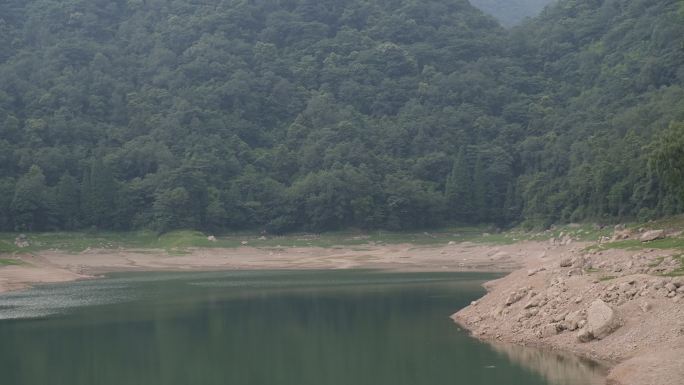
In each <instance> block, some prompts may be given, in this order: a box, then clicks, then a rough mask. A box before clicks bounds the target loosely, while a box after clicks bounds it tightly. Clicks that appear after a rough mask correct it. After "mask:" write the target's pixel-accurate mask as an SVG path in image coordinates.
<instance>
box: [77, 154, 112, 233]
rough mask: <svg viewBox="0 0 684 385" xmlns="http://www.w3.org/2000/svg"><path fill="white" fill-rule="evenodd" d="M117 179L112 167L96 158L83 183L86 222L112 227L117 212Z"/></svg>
mask: <svg viewBox="0 0 684 385" xmlns="http://www.w3.org/2000/svg"><path fill="white" fill-rule="evenodd" d="M116 191H117V186H116V181H115V179H114V175H113V174H112V171H111V169H110V168H109V167H108V166H107V165H106V164H105V163H104V162H103V160H102V158H96V159H94V160H92V161H91V162H90V169H89V170H88V171H87V172H86V173H85V174H84V176H83V182H82V183H81V204H82V206H81V207H82V212H83V218H84V220H85V224H88V225H91V226H96V227H99V228H112V219H113V216H114V213H115V212H116V206H115V197H116Z"/></svg>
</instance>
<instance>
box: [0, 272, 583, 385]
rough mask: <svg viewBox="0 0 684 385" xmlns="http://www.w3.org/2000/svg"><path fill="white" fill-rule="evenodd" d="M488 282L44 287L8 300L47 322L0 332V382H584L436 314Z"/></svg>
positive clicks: (443, 277)
mask: <svg viewBox="0 0 684 385" xmlns="http://www.w3.org/2000/svg"><path fill="white" fill-rule="evenodd" d="M488 278H491V276H487V275H475V274H432V273H429V274H428V273H421V274H390V273H377V272H350V271H346V272H265V273H259V272H255V273H249V274H245V273H239V274H238V273H206V274H196V273H195V274H187V275H182V274H143V275H140V274H137V275H117V276H115V277H114V278H112V279H109V280H103V281H93V282H86V283H77V284H73V285H60V286H46V287H42V288H40V289H37V290H34V291H28V292H25V293H22V294H21V295H16V296H15V297H13V299H12V300H11V301H10V302H11V304H12V306H14V309H13V311H15V312H21V311H24V312H28V311H30V310H34V311H38V310H39V308H40V304H43V305H45V304H47V305H48V307H50V308H51V309H52V311H55V312H57V313H59V314H57V315H51V316H49V317H44V318H40V319H32V320H5V321H0V341H2V344H0V383H3V384H4V383H7V384H15V385H24V384H25V385H38V384H40V385H44V384H55V385H62V384H64V385H67V384H68V385H79V384H84V385H85V384H88V385H92V384H101V385H110V384H111V385H114V384H116V385H119V384H126V385H135V384H141V385H142V384H144V385H156V384H159V385H162V384H163V385H176V384H178V385H181V384H183V385H185V384H199V385H212V384H217V385H218V384H236V385H239V384H249V385H262V384H263V385H295V384H296V385H320V384H325V385H337V384H339V385H343V384H344V385H347V384H355V385H365V384H368V385H383V384H387V385H390V384H391V385H416V384H421V385H433V384H434V385H436V384H450V385H454V384H462V385H478V384H480V385H484V384H487V385H490V384H507V385H543V384H554V385H587V384H589V383H590V382H587V381H585V380H586V378H587V377H586V376H584V375H582V374H581V373H582V371H583V370H584V369H583V368H582V366H581V365H577V364H576V363H575V362H571V361H565V362H563V361H559V360H558V359H556V358H554V356H553V355H549V354H544V353H541V352H537V356H536V358H535V356H534V355H533V354H534V352H533V351H531V352H530V353H525V354H532V356H524V354H522V353H514V350H510V351H508V350H501V348H500V347H494V348H492V347H491V346H489V345H487V344H482V343H479V342H477V341H475V340H473V339H472V338H470V337H468V336H467V335H466V334H465V333H464V332H462V331H459V330H458V328H456V327H455V326H454V325H453V323H452V322H451V320H450V319H449V318H448V315H449V314H451V313H452V312H453V311H454V310H455V309H458V308H459V307H461V306H464V305H465V304H467V303H469V301H471V300H472V299H473V298H475V297H477V296H479V295H481V294H482V289H481V287H480V283H481V282H482V281H483V280H485V279H488ZM87 293H91V295H90V296H89V295H88V294H87ZM103 293H106V294H107V295H106V298H107V301H96V300H95V299H96V298H100V297H101V296H102V294H103ZM0 301H1V300H0ZM59 304H62V305H63V308H62V309H61V310H59ZM76 304H80V305H78V306H76ZM74 306H75V307H74ZM6 310H7V309H0V314H2V313H3V312H5V311H6ZM535 352H536V351H535ZM524 357H526V358H524ZM554 365H555V366H558V367H557V368H555V369H553V370H551V369H544V370H540V369H537V368H547V367H548V368H551V367H553V366H554ZM530 368H532V369H534V370H531V369H530ZM554 371H555V372H554ZM550 372H554V373H557V377H558V378H567V379H568V380H567V381H566V382H553V378H555V377H554V376H552V375H549V374H548V373H550ZM563 376H566V377H563Z"/></svg>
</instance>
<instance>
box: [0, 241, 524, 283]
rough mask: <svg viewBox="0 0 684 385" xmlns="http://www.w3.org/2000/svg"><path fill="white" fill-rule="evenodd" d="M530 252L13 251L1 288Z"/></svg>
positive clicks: (470, 267)
mask: <svg viewBox="0 0 684 385" xmlns="http://www.w3.org/2000/svg"><path fill="white" fill-rule="evenodd" d="M525 255H526V253H525V250H524V248H522V247H521V246H520V245H518V244H514V245H501V246H492V245H484V244H476V243H470V242H463V243H458V244H453V245H442V246H416V245H413V244H392V245H364V246H358V247H357V246H345V247H332V248H324V247H279V248H269V247H264V248H256V247H239V248H230V249H223V248H192V249H188V250H187V252H186V253H183V254H180V255H174V254H169V253H167V252H166V251H164V250H156V249H145V250H136V249H91V250H86V251H84V252H80V253H69V252H62V251H42V252H37V253H33V254H19V255H14V256H12V259H14V260H16V261H17V264H12V265H8V266H0V293H3V292H7V291H14V290H21V289H24V288H28V287H31V285H32V284H41V283H58V282H68V281H74V280H79V279H93V278H96V277H97V276H99V275H102V274H106V273H112V272H125V271H212V270H266V269H271V270H283V269H289V270H293V269H299V270H306V269H321V270H325V269H354V268H356V269H382V270H388V271H435V272H439V271H444V272H458V271H483V272H498V273H508V272H510V271H513V270H515V269H516V268H518V267H520V266H522V264H521V260H522V259H524V256H525Z"/></svg>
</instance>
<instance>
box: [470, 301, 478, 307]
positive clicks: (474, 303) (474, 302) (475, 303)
mask: <svg viewBox="0 0 684 385" xmlns="http://www.w3.org/2000/svg"><path fill="white" fill-rule="evenodd" d="M479 303H480V302H479V301H473V302H471V303H470V305H471V306H477V304H479Z"/></svg>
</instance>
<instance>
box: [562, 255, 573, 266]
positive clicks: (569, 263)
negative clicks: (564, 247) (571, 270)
mask: <svg viewBox="0 0 684 385" xmlns="http://www.w3.org/2000/svg"><path fill="white" fill-rule="evenodd" d="M570 266H572V259H571V258H567V257H566V258H562V259H561V261H560V267H570Z"/></svg>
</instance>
